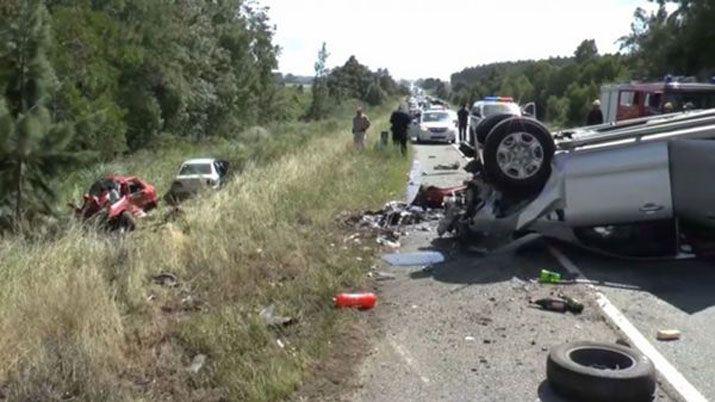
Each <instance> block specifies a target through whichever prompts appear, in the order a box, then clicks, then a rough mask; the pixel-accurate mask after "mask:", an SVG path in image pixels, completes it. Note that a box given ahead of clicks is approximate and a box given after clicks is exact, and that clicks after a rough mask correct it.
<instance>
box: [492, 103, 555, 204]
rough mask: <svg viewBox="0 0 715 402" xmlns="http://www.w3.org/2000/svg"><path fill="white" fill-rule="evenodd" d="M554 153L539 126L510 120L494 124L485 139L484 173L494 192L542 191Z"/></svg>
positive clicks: (550, 140) (521, 119) (546, 133)
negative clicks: (495, 190)
mask: <svg viewBox="0 0 715 402" xmlns="http://www.w3.org/2000/svg"><path fill="white" fill-rule="evenodd" d="M555 151H556V146H555V145H554V139H553V138H552V137H551V134H550V133H549V130H547V129H546V127H544V126H543V125H542V124H541V123H539V122H538V121H536V120H534V119H529V118H525V117H512V118H510V119H506V120H504V121H502V122H501V123H499V124H497V125H496V126H495V127H494V128H493V129H492V131H491V132H490V133H489V135H488V136H487V140H486V143H485V144H484V154H483V158H484V171H485V173H486V176H487V179H488V180H489V183H490V184H491V185H492V186H494V187H495V188H496V189H497V190H500V191H502V192H503V193H505V194H509V195H515V196H530V195H533V194H535V193H538V192H539V191H541V189H542V188H543V187H544V184H546V181H547V180H548V179H549V175H550V174H551V159H552V158H553V156H554V152H555Z"/></svg>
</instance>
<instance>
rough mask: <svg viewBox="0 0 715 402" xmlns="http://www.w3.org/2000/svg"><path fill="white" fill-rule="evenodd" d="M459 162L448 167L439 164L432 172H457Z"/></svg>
mask: <svg viewBox="0 0 715 402" xmlns="http://www.w3.org/2000/svg"><path fill="white" fill-rule="evenodd" d="M461 166H462V165H460V163H459V162H454V163H450V164H448V165H445V164H441V165H437V166H435V167H434V170H457V169H459V168H460V167H461Z"/></svg>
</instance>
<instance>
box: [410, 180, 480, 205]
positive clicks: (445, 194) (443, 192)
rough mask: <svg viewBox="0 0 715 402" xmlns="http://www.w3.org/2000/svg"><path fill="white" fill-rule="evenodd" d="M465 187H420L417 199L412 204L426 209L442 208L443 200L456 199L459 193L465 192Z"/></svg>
mask: <svg viewBox="0 0 715 402" xmlns="http://www.w3.org/2000/svg"><path fill="white" fill-rule="evenodd" d="M466 189H467V186H464V185H462V186H455V187H444V188H442V187H436V186H429V187H424V186H423V187H420V191H419V193H418V194H417V198H415V201H414V202H413V204H414V205H420V206H423V207H428V208H443V207H444V203H445V200H446V199H447V198H449V197H456V196H457V195H458V194H459V193H461V192H463V191H465V190H466Z"/></svg>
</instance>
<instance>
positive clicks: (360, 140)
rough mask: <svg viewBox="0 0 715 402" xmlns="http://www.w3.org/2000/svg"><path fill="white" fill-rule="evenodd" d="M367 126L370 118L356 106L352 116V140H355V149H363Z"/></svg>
mask: <svg viewBox="0 0 715 402" xmlns="http://www.w3.org/2000/svg"><path fill="white" fill-rule="evenodd" d="M369 128H370V119H368V118H367V116H366V115H365V114H364V113H363V112H362V108H361V107H358V108H357V111H355V117H353V140H354V142H355V149H358V150H363V149H365V137H366V136H367V129H369Z"/></svg>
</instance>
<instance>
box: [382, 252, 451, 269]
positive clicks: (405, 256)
mask: <svg viewBox="0 0 715 402" xmlns="http://www.w3.org/2000/svg"><path fill="white" fill-rule="evenodd" d="M382 259H383V260H385V261H386V262H387V263H388V264H390V265H393V266H408V267H409V266H413V267H414V266H428V265H432V264H436V263H440V262H444V255H443V254H442V253H440V252H438V251H422V252H415V253H394V254H385V255H383V256H382Z"/></svg>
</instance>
